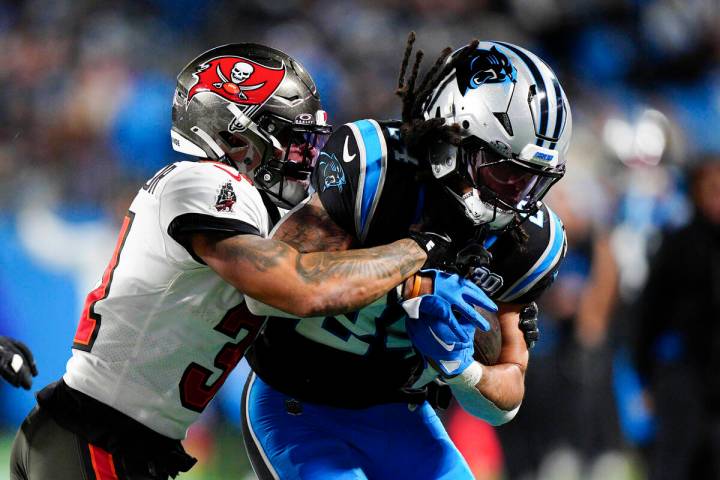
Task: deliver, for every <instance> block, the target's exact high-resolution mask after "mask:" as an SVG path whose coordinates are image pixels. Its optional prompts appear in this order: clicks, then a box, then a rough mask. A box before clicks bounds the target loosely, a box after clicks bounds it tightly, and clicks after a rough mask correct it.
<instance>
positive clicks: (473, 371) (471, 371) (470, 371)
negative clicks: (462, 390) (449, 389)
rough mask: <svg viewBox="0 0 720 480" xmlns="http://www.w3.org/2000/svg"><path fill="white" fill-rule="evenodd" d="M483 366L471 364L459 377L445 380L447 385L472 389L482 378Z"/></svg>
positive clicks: (476, 363) (475, 363)
mask: <svg viewBox="0 0 720 480" xmlns="http://www.w3.org/2000/svg"><path fill="white" fill-rule="evenodd" d="M483 371H484V369H483V366H482V364H481V363H479V362H473V363H471V364H470V365H469V366H468V367H467V368H466V369H465V370H463V372H462V373H461V374H460V375H456V376H454V377H452V378H447V379H445V383H447V384H448V385H458V386H465V387H469V388H472V389H474V388H475V385H477V384H478V383H480V380H481V379H482V377H483Z"/></svg>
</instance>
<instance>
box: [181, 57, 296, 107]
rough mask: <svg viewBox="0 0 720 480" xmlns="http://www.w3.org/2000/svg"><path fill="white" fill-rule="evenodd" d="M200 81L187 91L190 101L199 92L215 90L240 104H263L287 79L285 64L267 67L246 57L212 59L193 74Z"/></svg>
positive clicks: (225, 97) (217, 93)
mask: <svg viewBox="0 0 720 480" xmlns="http://www.w3.org/2000/svg"><path fill="white" fill-rule="evenodd" d="M193 76H194V77H195V78H196V79H197V82H196V83H195V84H194V85H193V86H192V87H191V88H190V91H189V92H188V102H189V101H190V99H192V97H193V96H194V95H195V94H197V93H200V92H212V93H214V94H216V95H220V96H221V97H223V98H224V99H226V100H230V101H231V102H234V103H237V104H240V105H262V104H263V103H265V102H266V101H267V99H268V98H270V96H271V95H272V94H273V93H275V90H277V88H278V87H279V86H280V84H281V83H282V81H283V78H285V63H283V64H282V65H280V67H278V68H273V67H267V66H265V65H261V64H259V63H257V62H253V61H252V60H249V59H247V58H243V57H235V56H227V57H218V58H213V59H212V60H210V61H208V62H207V63H204V64H202V65H200V66H199V67H198V70H197V72H195V73H193Z"/></svg>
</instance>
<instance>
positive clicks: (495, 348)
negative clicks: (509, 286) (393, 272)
mask: <svg viewBox="0 0 720 480" xmlns="http://www.w3.org/2000/svg"><path fill="white" fill-rule="evenodd" d="M414 283H415V277H414V276H413V277H410V278H409V279H408V280H407V282H406V285H405V291H406V292H411V291H412V290H413V284H414ZM432 290H433V288H432V279H431V278H428V277H425V276H421V282H420V284H419V288H418V289H417V291H416V292H412V293H414V294H415V295H412V296H417V295H424V294H427V293H431V292H432ZM475 309H476V310H477V311H478V312H480V313H481V314H482V316H483V317H484V318H485V319H486V320H487V321H488V323H490V330H489V331H487V332H483V331H482V330H480V329H477V330H475V338H474V341H473V344H474V346H475V352H474V353H473V358H474V359H475V360H477V361H478V362H480V363H482V364H483V365H495V364H496V363H497V361H498V358H499V357H500V347H501V346H502V336H501V334H500V322H499V320H498V317H497V314H495V313H492V312H490V311H488V310H485V309H483V308H480V307H475Z"/></svg>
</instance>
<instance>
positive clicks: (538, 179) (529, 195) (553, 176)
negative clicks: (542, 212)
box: [463, 147, 563, 213]
mask: <svg viewBox="0 0 720 480" xmlns="http://www.w3.org/2000/svg"><path fill="white" fill-rule="evenodd" d="M463 153H464V156H466V165H467V168H468V173H469V174H470V178H471V179H472V181H473V184H474V185H475V187H476V188H477V189H478V190H480V192H481V196H482V197H489V198H484V200H488V201H489V200H494V199H496V200H497V201H498V202H499V203H500V204H501V205H502V206H503V207H505V208H508V209H511V210H514V211H516V212H520V213H525V212H529V211H532V210H533V209H534V208H535V204H536V203H537V202H538V201H540V200H541V199H542V198H543V197H544V196H545V194H546V193H547V191H548V190H549V189H550V187H551V186H552V185H553V184H554V183H555V182H556V181H558V180H559V179H560V178H561V177H562V174H563V172H561V171H558V172H550V171H543V170H541V169H539V168H536V167H532V166H530V165H527V164H525V163H523V162H521V161H518V160H515V159H512V158H504V157H503V156H501V155H500V154H498V153H497V152H495V151H494V150H491V149H490V148H488V147H483V148H479V149H472V150H465V151H464V152H463Z"/></svg>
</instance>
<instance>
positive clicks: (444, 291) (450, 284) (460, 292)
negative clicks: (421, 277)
mask: <svg viewBox="0 0 720 480" xmlns="http://www.w3.org/2000/svg"><path fill="white" fill-rule="evenodd" d="M421 273H423V274H425V275H427V274H430V277H431V278H432V279H433V292H432V295H434V296H437V297H440V298H441V299H443V300H445V302H446V303H447V304H448V305H449V308H450V309H451V310H452V311H453V312H454V313H455V315H456V316H457V317H458V318H459V319H462V320H463V321H465V322H471V323H475V326H477V328H479V329H480V330H482V331H483V332H487V331H489V330H490V324H489V323H488V321H487V320H485V318H483V316H482V315H480V313H478V311H477V310H475V306H478V307H481V308H484V309H485V310H489V311H491V312H493V313H495V312H497V310H498V308H497V305H495V302H493V301H492V300H490V297H488V296H487V294H486V293H485V292H484V291H483V289H482V288H480V287H478V286H477V285H475V284H474V283H473V282H471V281H469V280H465V279H463V278H461V277H460V276H458V275H456V274H450V273H447V272H443V271H441V270H421Z"/></svg>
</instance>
